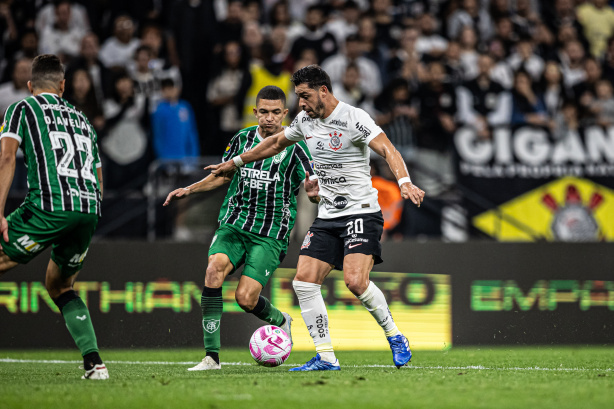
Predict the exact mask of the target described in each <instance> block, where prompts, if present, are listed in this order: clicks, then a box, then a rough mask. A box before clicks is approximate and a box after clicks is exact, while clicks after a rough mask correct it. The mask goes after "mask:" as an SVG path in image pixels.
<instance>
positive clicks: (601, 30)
mask: <svg viewBox="0 0 614 409" xmlns="http://www.w3.org/2000/svg"><path fill="white" fill-rule="evenodd" d="M576 10H577V14H578V21H579V22H580V24H582V27H583V29H584V35H585V36H586V39H587V40H588V42H589V44H590V53H591V54H592V55H593V57H595V58H602V57H603V54H604V53H605V51H606V48H607V39H608V38H610V37H611V36H612V35H613V34H614V10H612V7H610V5H608V4H607V1H606V0H591V1H588V2H586V3H583V4H581V5H579V6H578V8H577V9H576Z"/></svg>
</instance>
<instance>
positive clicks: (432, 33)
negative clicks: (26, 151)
mask: <svg viewBox="0 0 614 409" xmlns="http://www.w3.org/2000/svg"><path fill="white" fill-rule="evenodd" d="M420 31H421V34H420V37H418V41H417V42H416V51H418V53H420V54H422V55H424V54H426V55H428V56H430V57H433V58H438V57H441V56H442V55H443V54H444V53H445V52H446V49H447V48H448V42H447V41H446V39H445V38H443V37H442V36H440V35H439V34H437V21H435V19H434V18H433V16H432V15H430V14H423V15H422V17H420Z"/></svg>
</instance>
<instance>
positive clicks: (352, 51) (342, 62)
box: [322, 34, 382, 98]
mask: <svg viewBox="0 0 614 409" xmlns="http://www.w3.org/2000/svg"><path fill="white" fill-rule="evenodd" d="M344 49H345V51H344V52H340V53H337V54H335V55H333V56H331V57H329V58H327V59H326V60H324V62H323V63H322V69H323V70H324V71H326V72H327V73H328V75H329V76H330V79H331V81H332V82H333V83H339V82H341V78H342V76H343V74H344V73H345V68H346V67H347V66H348V65H349V64H356V65H357V66H358V69H359V71H360V80H361V82H362V87H363V89H364V91H365V92H366V93H367V95H368V96H369V97H371V98H375V97H376V96H377V95H378V94H379V93H380V92H381V90H382V79H381V76H380V71H379V69H378V67H377V65H376V64H375V63H374V62H373V61H371V60H370V59H368V58H366V57H363V56H362V49H361V46H360V40H359V38H358V36H357V35H354V34H353V35H350V36H348V38H347V39H346V41H345V47H344Z"/></svg>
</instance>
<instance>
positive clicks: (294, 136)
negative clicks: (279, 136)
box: [284, 111, 306, 142]
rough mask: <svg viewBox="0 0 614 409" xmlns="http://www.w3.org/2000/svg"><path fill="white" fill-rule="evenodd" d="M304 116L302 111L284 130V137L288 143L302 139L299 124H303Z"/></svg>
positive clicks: (301, 130)
mask: <svg viewBox="0 0 614 409" xmlns="http://www.w3.org/2000/svg"><path fill="white" fill-rule="evenodd" d="M305 115H306V114H305V112H304V111H303V112H301V113H300V114H298V115H297V116H296V118H294V121H292V123H291V124H290V126H289V127H287V128H286V129H285V130H284V135H285V136H286V138H287V139H288V140H289V141H294V142H297V141H302V140H303V139H304V136H303V129H302V127H301V123H302V122H303V118H304V117H305Z"/></svg>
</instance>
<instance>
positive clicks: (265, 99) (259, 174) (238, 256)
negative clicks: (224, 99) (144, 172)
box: [164, 86, 311, 371]
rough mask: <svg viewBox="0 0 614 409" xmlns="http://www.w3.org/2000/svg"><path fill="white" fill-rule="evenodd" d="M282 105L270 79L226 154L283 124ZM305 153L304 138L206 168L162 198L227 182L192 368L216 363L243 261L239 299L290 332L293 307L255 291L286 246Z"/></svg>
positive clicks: (306, 165)
mask: <svg viewBox="0 0 614 409" xmlns="http://www.w3.org/2000/svg"><path fill="white" fill-rule="evenodd" d="M287 113H288V109H287V108H286V95H285V94H284V92H283V91H282V90H281V89H280V88H278V87H275V86H266V87H264V88H262V89H261V90H260V92H259V93H258V95H257V97H256V107H255V108H254V115H256V118H258V126H252V127H249V128H245V129H243V130H241V131H239V132H238V133H237V134H236V135H235V136H234V137H233V138H232V140H231V141H230V143H229V144H228V147H227V148H226V152H225V153H224V160H225V161H226V160H230V159H232V158H233V157H235V156H237V155H239V154H241V153H243V152H246V151H248V150H250V149H252V148H253V147H254V146H256V145H257V144H258V143H260V142H261V141H263V140H264V139H265V138H268V137H269V136H271V135H274V134H275V133H277V132H279V131H281V130H282V126H281V124H282V121H283V120H284V118H285V117H286V115H287ZM310 161H311V155H310V153H309V150H308V149H307V145H306V144H305V143H304V142H302V143H298V144H296V145H293V146H292V147H290V148H288V149H286V150H284V151H282V152H280V153H279V154H278V155H276V156H274V157H272V158H268V159H265V160H263V161H260V162H254V163H252V164H250V165H248V166H245V167H243V168H241V169H240V171H239V172H236V173H234V174H232V175H226V176H225V177H215V176H214V175H209V176H207V177H206V178H204V179H203V180H201V181H200V182H197V183H195V184H193V185H190V186H188V187H185V188H181V189H177V190H174V191H172V192H171V193H170V194H169V195H168V197H167V199H166V202H164V205H165V206H167V205H168V204H169V203H170V202H171V201H173V200H177V199H182V198H185V197H187V196H189V195H191V194H192V193H197V192H205V191H209V190H213V189H216V188H218V187H220V186H222V185H223V184H225V183H230V185H229V187H228V193H227V194H226V198H225V199H224V204H223V205H222V208H221V210H220V215H219V219H218V220H219V223H220V227H219V228H218V229H217V230H216V232H215V236H214V237H213V240H212V241H211V247H210V248H209V264H208V266H207V271H206V273H205V287H204V289H203V293H202V297H201V306H202V312H203V321H202V325H203V339H204V344H205V350H206V356H205V358H204V359H203V360H202V362H200V363H199V364H198V365H196V366H195V367H193V368H190V369H189V370H190V371H202V370H209V369H220V368H221V366H220V359H219V350H220V319H221V318H222V283H223V282H224V279H225V278H226V276H228V275H229V274H232V273H233V272H234V271H235V270H236V269H238V268H239V267H240V266H241V265H245V268H244V269H243V273H242V276H241V279H240V280H239V285H238V286H237V290H236V292H235V298H236V300H237V303H238V304H239V306H240V307H241V308H243V310H245V311H246V312H249V313H252V314H254V315H255V316H256V317H258V318H260V319H261V320H263V321H265V322H267V323H269V324H271V325H277V326H279V327H281V328H282V329H284V330H285V331H286V332H287V333H288V335H290V336H291V333H290V323H291V321H292V318H291V317H290V315H288V314H287V313H282V312H280V311H279V310H278V309H277V308H275V307H274V306H273V305H272V304H271V303H270V302H269V300H267V299H266V298H265V297H263V296H261V295H260V292H261V291H262V289H263V288H264V286H265V285H266V284H267V282H268V281H269V278H271V274H272V273H273V272H274V271H275V270H276V269H277V266H279V263H280V262H281V260H282V259H283V258H284V256H285V254H286V249H287V246H288V237H289V234H290V231H291V230H292V227H293V226H294V220H295V218H296V195H297V194H298V191H299V188H300V186H301V182H302V181H303V180H307V179H308V178H309V173H310V169H311V163H310Z"/></svg>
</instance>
